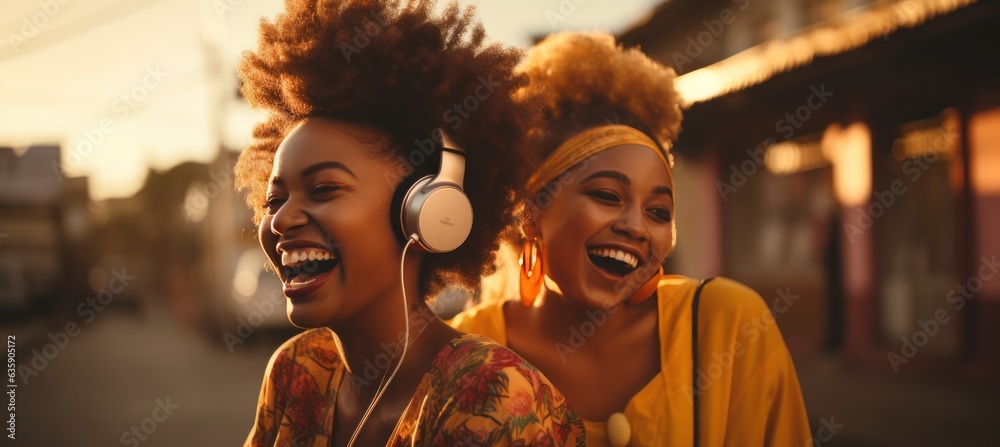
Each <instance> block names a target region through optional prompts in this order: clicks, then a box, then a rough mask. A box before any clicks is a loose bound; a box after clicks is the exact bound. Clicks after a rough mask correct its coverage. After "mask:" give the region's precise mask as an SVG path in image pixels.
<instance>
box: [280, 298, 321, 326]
mask: <svg viewBox="0 0 1000 447" xmlns="http://www.w3.org/2000/svg"><path fill="white" fill-rule="evenodd" d="M317 307H318V306H315V304H314V303H304V304H292V303H288V321H289V322H291V323H292V326H295V327H297V328H299V329H314V328H318V327H328V326H330V318H329V316H328V315H324V314H323V313H322V312H320V309H318V308H317Z"/></svg>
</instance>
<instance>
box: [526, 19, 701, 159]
mask: <svg viewBox="0 0 1000 447" xmlns="http://www.w3.org/2000/svg"><path fill="white" fill-rule="evenodd" d="M520 70H521V71H522V72H524V73H527V74H528V75H529V76H530V77H531V90H532V91H538V92H540V93H541V94H542V95H543V96H544V112H543V113H544V117H543V119H542V120H541V121H539V123H538V125H537V126H536V127H535V128H534V129H533V133H534V135H535V137H536V138H538V141H537V144H538V148H537V149H538V150H539V151H540V152H541V153H540V155H541V156H543V157H545V156H548V155H549V154H550V153H551V152H552V151H554V150H555V149H556V148H557V147H558V146H559V145H560V144H561V143H562V142H563V141H565V140H566V139H568V138H570V137H572V136H573V135H575V134H577V133H580V132H582V131H584V130H586V129H588V128H591V127H595V126H600V125H604V124H624V125H628V126H632V127H635V128H637V129H639V130H641V131H643V132H645V133H646V134H648V135H650V136H651V137H652V138H653V139H654V140H656V141H658V142H659V143H660V144H661V145H662V146H663V147H664V148H669V147H670V146H671V145H672V144H673V142H674V141H676V139H677V134H678V133H679V132H680V125H681V107H680V104H681V99H680V96H679V95H678V94H677V91H676V90H675V89H674V78H675V77H676V74H675V73H674V71H673V70H672V69H670V68H667V67H664V66H662V65H660V64H658V63H656V62H655V61H653V60H651V59H650V58H649V57H647V56H646V55H645V54H643V53H642V52H641V51H639V50H638V49H635V48H632V49H625V48H623V47H622V46H620V45H618V44H616V43H615V38H614V36H612V35H610V34H607V33H601V32H560V33H555V34H552V35H550V36H548V37H546V38H545V39H544V40H542V41H541V42H540V43H538V45H536V46H535V47H534V48H532V49H531V50H530V51H529V52H528V56H527V58H525V60H524V62H523V63H522V65H521V67H520Z"/></svg>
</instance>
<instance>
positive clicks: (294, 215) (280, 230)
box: [271, 200, 309, 236]
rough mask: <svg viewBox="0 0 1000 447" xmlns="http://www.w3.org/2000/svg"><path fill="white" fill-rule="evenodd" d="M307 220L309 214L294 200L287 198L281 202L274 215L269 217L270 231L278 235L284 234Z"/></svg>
mask: <svg viewBox="0 0 1000 447" xmlns="http://www.w3.org/2000/svg"><path fill="white" fill-rule="evenodd" d="M308 222H309V216H307V215H306V213H304V212H303V211H302V208H301V207H300V206H299V205H298V204H297V202H296V201H294V200H287V201H285V203H283V204H281V206H280V207H279V208H278V210H277V211H275V212H274V217H272V218H271V233H274V234H275V235H278V236H285V235H287V234H288V233H289V232H291V231H292V230H294V229H296V228H298V227H301V226H303V225H305V224H306V223H308Z"/></svg>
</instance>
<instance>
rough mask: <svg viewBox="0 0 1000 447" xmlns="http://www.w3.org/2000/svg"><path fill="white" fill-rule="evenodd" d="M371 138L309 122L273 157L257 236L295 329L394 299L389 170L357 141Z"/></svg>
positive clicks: (342, 126) (343, 126)
mask: <svg viewBox="0 0 1000 447" xmlns="http://www.w3.org/2000/svg"><path fill="white" fill-rule="evenodd" d="M371 132H372V131H371V130H367V129H362V128H360V127H358V126H355V125H351V124H347V123H342V122H337V121H330V120H325V119H320V118H310V119H307V120H306V121H304V122H303V123H302V124H301V125H299V126H298V127H297V128H295V129H294V130H293V131H292V132H290V133H289V134H288V136H287V137H286V138H285V140H284V141H283V142H282V144H281V146H280V147H279V148H278V150H277V153H276V154H275V156H274V166H273V169H272V171H271V178H270V181H269V185H268V192H267V207H266V213H265V215H264V216H263V218H262V220H261V222H260V226H259V228H258V236H259V238H260V242H261V247H262V248H263V249H264V253H265V254H267V257H268V259H269V260H270V262H271V264H272V265H274V266H277V270H278V272H279V274H278V275H279V277H280V278H281V280H282V282H283V283H284V293H285V296H286V297H287V298H288V300H289V301H288V317H289V320H291V322H292V324H294V325H295V326H298V327H302V328H311V327H320V326H331V327H332V326H336V325H337V324H338V323H341V322H343V321H345V320H346V319H347V318H348V317H350V316H351V315H355V314H357V312H358V311H359V310H361V309H362V308H364V307H365V306H369V305H371V304H372V303H374V302H375V301H376V300H378V299H384V298H391V297H394V296H396V295H398V294H399V277H398V275H399V272H398V270H396V269H398V265H399V257H400V255H401V251H402V249H401V247H400V245H399V243H398V242H397V239H396V236H395V234H394V232H393V229H392V225H391V224H390V221H389V218H388V210H389V207H390V203H391V201H392V195H393V190H394V188H395V185H389V184H387V183H386V180H385V178H386V177H385V173H386V172H387V171H391V170H392V169H393V167H392V166H391V165H390V164H389V163H388V162H386V161H385V160H383V159H381V158H380V157H379V156H378V155H377V150H378V148H376V147H374V146H373V145H372V144H371V143H366V142H363V141H359V140H358V139H357V138H356V137H357V136H359V135H364V134H365V133H367V134H370V133H371ZM408 263H409V260H408Z"/></svg>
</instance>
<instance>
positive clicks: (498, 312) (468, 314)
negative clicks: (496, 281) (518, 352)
mask: <svg viewBox="0 0 1000 447" xmlns="http://www.w3.org/2000/svg"><path fill="white" fill-rule="evenodd" d="M504 303H505V301H501V300H495V301H490V302H483V303H479V304H477V305H476V306H474V307H472V308H469V309H466V310H464V311H462V312H461V313H459V314H458V315H456V316H455V317H454V318H452V319H451V320H449V321H448V324H450V325H451V326H452V327H454V328H455V329H458V330H460V331H462V332H469V333H472V334H479V335H484V336H486V337H487V338H489V339H492V340H493V341H496V342H497V343H500V344H501V345H504V344H506V343H507V336H506V335H507V334H506V327H505V326H506V324H505V322H504V313H503V306H504Z"/></svg>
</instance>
